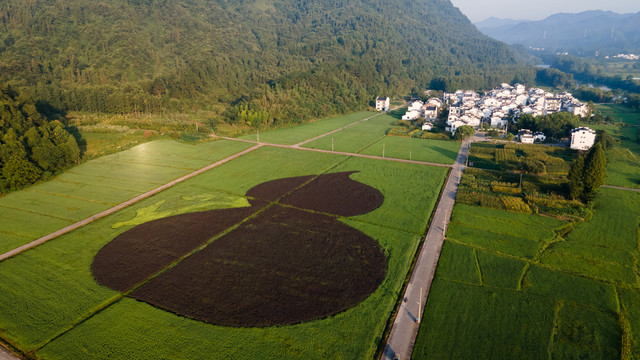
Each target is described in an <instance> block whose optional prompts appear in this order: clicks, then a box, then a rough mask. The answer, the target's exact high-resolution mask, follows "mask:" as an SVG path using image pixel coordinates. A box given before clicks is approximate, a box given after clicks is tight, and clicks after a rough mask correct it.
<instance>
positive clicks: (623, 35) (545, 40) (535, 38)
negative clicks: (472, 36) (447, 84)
mask: <svg viewBox="0 0 640 360" xmlns="http://www.w3.org/2000/svg"><path fill="white" fill-rule="evenodd" d="M639 24H640V13H635V14H617V13H614V12H611V11H600V10H594V11H586V12H582V13H579V14H555V15H552V16H549V17H548V18H546V19H544V20H540V21H524V22H519V23H516V24H509V23H504V22H503V23H502V24H500V23H499V22H496V21H483V22H480V23H478V24H476V26H477V27H478V29H479V30H480V31H482V32H483V33H484V34H486V35H489V36H491V37H493V38H495V39H498V40H500V41H503V42H506V43H508V44H520V45H523V46H525V47H533V48H545V49H547V50H561V51H568V52H572V53H578V54H594V53H595V52H596V51H597V52H599V53H600V54H601V55H606V54H609V55H610V54H618V53H620V52H638V51H640V26H639Z"/></svg>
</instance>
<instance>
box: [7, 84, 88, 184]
mask: <svg viewBox="0 0 640 360" xmlns="http://www.w3.org/2000/svg"><path fill="white" fill-rule="evenodd" d="M79 159H80V149H79V147H78V144H77V142H76V139H75V138H74V137H73V136H72V135H71V134H70V133H69V132H67V130H66V129H65V127H64V126H63V124H62V123H61V122H60V121H58V120H53V121H50V120H48V119H47V118H46V117H45V116H43V115H42V114H41V113H40V112H39V111H38V108H37V106H36V103H35V102H34V101H33V100H32V99H29V98H28V97H25V96H21V95H19V94H18V93H16V92H15V91H13V90H11V89H9V88H6V87H4V86H3V85H2V84H1V83H0V193H2V192H4V191H6V190H8V189H14V188H18V187H21V186H24V185H28V184H31V183H34V182H36V181H37V180H40V179H42V178H46V177H48V176H51V175H53V174H55V173H56V172H58V171H60V170H63V169H64V168H66V167H67V166H69V165H71V164H74V163H76V162H77V161H79Z"/></svg>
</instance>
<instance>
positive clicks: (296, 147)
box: [221, 137, 454, 168]
mask: <svg viewBox="0 0 640 360" xmlns="http://www.w3.org/2000/svg"><path fill="white" fill-rule="evenodd" d="M221 139H225V140H231V141H240V142H246V143H251V144H256V145H262V146H271V147H277V148H283V149H293V150H303V151H313V152H319V153H324V154H333V155H343V156H353V157H359V158H365V159H374V160H385V161H394V162H401V163H407V164H417V165H428V166H439V167H446V168H452V167H453V166H454V165H447V164H440V163H433V162H427V161H416V160H405V159H394V158H389V157H382V156H375V155H365V154H358V153H349V152H342V151H331V150H322V149H312V148H303V147H300V146H299V145H298V144H296V145H282V144H272V143H265V142H257V141H253V140H245V139H236V138H229V137H221Z"/></svg>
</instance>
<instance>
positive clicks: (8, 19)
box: [0, 0, 535, 125]
mask: <svg viewBox="0 0 640 360" xmlns="http://www.w3.org/2000/svg"><path fill="white" fill-rule="evenodd" d="M534 77H535V74H534V72H533V71H532V70H530V69H528V68H525V67H523V66H522V65H520V62H519V60H518V57H517V55H515V54H514V52H513V51H512V50H511V49H510V48H509V47H507V46H506V45H504V44H502V43H499V42H497V41H495V40H492V39H490V38H488V37H486V36H485V35H482V34H481V33H480V32H478V31H477V30H476V28H475V27H474V26H473V25H472V24H471V23H470V22H469V20H468V19H467V18H466V17H464V16H463V15H462V14H461V13H460V12H459V10H458V9H456V8H454V7H453V6H452V4H451V3H450V1H448V0H313V1H310V0H103V1H94V0H74V1H68V0H0V81H3V82H4V83H6V84H9V85H11V86H12V87H14V88H16V89H20V90H21V91H23V92H25V93H27V94H29V95H31V96H33V97H35V98H37V99H41V100H44V101H47V102H49V103H50V104H51V105H53V106H54V107H57V108H60V109H67V110H85V111H93V112H110V113H124V112H132V111H148V112H159V111H165V110H178V111H189V110H194V109H205V110H212V114H214V116H215V114H218V115H219V116H220V117H221V118H225V119H226V120H227V121H229V122H250V123H251V124H252V125H258V124H262V123H272V122H275V123H280V122H291V121H302V120H304V119H308V118H311V117H319V116H324V115H327V114H331V113H342V112H345V111H348V110H353V109H356V108H362V107H363V106H366V105H367V104H368V103H369V101H371V99H372V98H373V96H376V95H401V94H406V93H408V92H409V91H411V90H412V89H416V90H418V89H424V88H435V89H453V88H457V87H464V88H483V87H490V86H493V85H496V84H497V83H500V82H504V81H506V82H511V81H514V80H516V81H521V82H528V81H530V82H532V81H533V79H534Z"/></svg>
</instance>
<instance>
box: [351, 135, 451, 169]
mask: <svg viewBox="0 0 640 360" xmlns="http://www.w3.org/2000/svg"><path fill="white" fill-rule="evenodd" d="M460 144H461V143H460V142H457V141H445V140H429V139H416V138H405V137H399V136H385V137H384V138H382V140H380V141H378V142H376V143H374V144H372V145H371V146H369V147H367V148H366V149H364V150H363V151H361V153H362V154H366V155H376V156H382V152H383V150H384V156H385V157H388V158H393V159H405V160H416V161H428V162H435V163H440V164H453V163H454V162H455V161H456V157H457V156H458V151H459V150H460Z"/></svg>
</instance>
